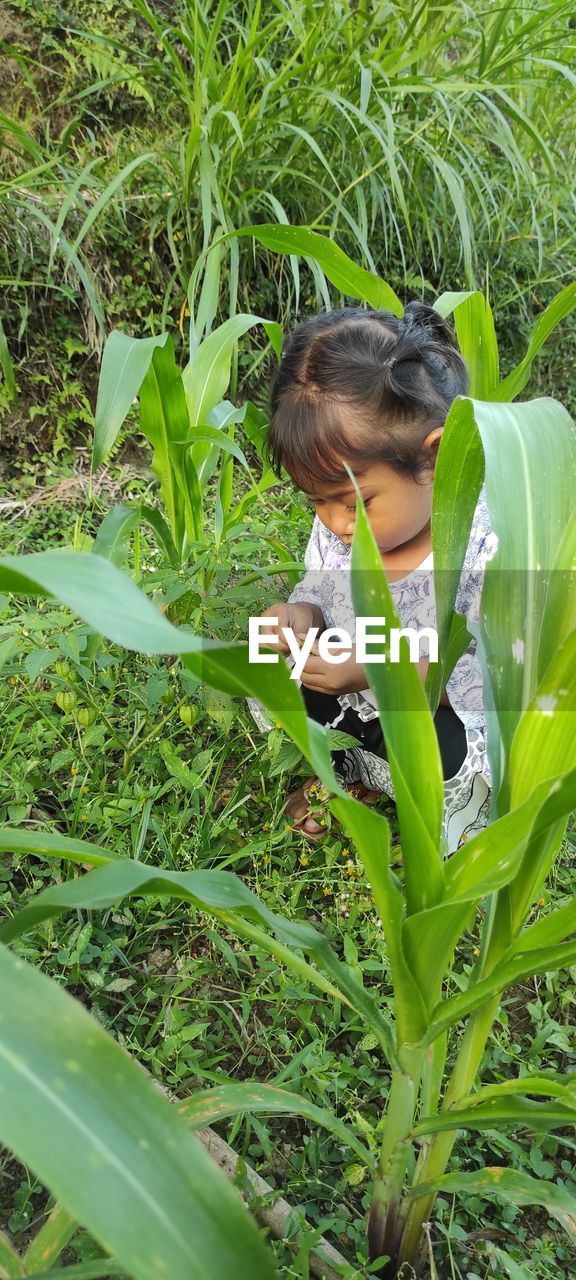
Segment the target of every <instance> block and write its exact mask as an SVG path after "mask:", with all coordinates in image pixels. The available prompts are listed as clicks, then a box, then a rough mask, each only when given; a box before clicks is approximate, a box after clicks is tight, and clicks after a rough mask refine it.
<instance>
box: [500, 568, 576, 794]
mask: <svg viewBox="0 0 576 1280" xmlns="http://www.w3.org/2000/svg"><path fill="white" fill-rule="evenodd" d="M574 581H575V584H576V576H575V578H574ZM573 594H574V595H575V596H576V589H574V591H573ZM570 768H576V631H573V632H572V634H571V635H570V636H568V638H567V639H566V640H565V641H564V643H563V644H562V645H561V646H560V648H559V650H558V652H557V654H556V655H555V657H554V658H553V659H552V662H551V663H550V666H549V667H548V670H547V672H546V675H545V676H544V679H543V680H542V681H541V683H540V684H539V685H538V687H537V689H536V691H535V693H534V697H533V698H532V700H531V702H530V705H529V706H528V707H527V709H526V711H525V712H524V715H523V716H522V719H521V721H520V723H519V724H518V726H517V728H516V732H515V734H514V737H513V740H512V745H511V748H510V803H511V805H513V806H516V805H519V804H522V802H523V800H525V799H526V798H527V797H529V796H530V795H531V794H532V791H533V788H534V787H535V786H537V785H538V783H539V782H540V781H543V780H544V779H550V780H553V779H554V778H555V777H556V776H557V775H558V774H560V773H563V772H565V771H567V770H568V769H570Z"/></svg>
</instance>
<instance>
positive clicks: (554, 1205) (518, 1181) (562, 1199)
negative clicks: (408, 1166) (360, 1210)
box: [408, 1168, 576, 1243]
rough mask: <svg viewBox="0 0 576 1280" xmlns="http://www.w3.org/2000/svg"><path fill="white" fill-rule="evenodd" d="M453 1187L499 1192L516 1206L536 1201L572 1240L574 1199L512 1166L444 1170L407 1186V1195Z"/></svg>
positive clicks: (460, 1191)
mask: <svg viewBox="0 0 576 1280" xmlns="http://www.w3.org/2000/svg"><path fill="white" fill-rule="evenodd" d="M438 1191H440V1192H442V1191H449V1192H450V1191H453V1192H455V1193H456V1194H457V1195H462V1194H464V1195H473V1196H486V1197H488V1199H490V1200H491V1199H493V1197H494V1196H501V1197H502V1199H503V1200H508V1201H509V1202H510V1203H511V1204H516V1205H520V1206H524V1205H532V1204H539V1205H541V1206H542V1208H543V1209H546V1210H547V1211H548V1213H550V1214H551V1215H552V1217H553V1218H556V1219H557V1220H558V1222H560V1223H561V1225H562V1226H563V1228H564V1230H565V1231H566V1232H567V1234H568V1235H569V1236H570V1239H571V1240H572V1241H574V1242H575V1243H576V1201H575V1200H574V1199H573V1197H572V1196H571V1195H569V1193H568V1192H567V1191H564V1189H563V1188H562V1187H557V1186H556V1184H555V1183H554V1182H545V1181H544V1180H543V1179H539V1178H531V1177H530V1176H529V1174H527V1173H516V1172H515V1171H514V1170H513V1169H501V1168H485V1169H478V1170H477V1172H476V1173H461V1172H459V1173H446V1174H444V1175H443V1177H441V1178H438V1179H437V1181H436V1182H434V1183H429V1184H427V1185H426V1186H415V1187H412V1188H411V1189H410V1191H409V1192H408V1195H409V1196H411V1197H420V1196H427V1195H430V1194H436V1192H438Z"/></svg>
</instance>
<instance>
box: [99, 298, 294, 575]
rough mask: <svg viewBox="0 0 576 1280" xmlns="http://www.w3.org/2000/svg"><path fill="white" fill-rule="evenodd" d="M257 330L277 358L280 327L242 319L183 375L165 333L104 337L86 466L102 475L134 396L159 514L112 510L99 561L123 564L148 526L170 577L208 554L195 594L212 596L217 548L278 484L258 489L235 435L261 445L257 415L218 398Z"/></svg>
mask: <svg viewBox="0 0 576 1280" xmlns="http://www.w3.org/2000/svg"><path fill="white" fill-rule="evenodd" d="M256 324H262V325H263V326H264V329H265V331H266V333H267V334H268V337H269V338H270V341H271V342H272V343H273V345H274V348H275V350H276V352H277V353H278V351H279V343H280V340H281V337H280V328H279V326H278V325H277V324H275V323H273V322H272V321H267V320H260V318H259V317H258V316H252V315H238V316H235V317H234V319H233V320H228V321H226V322H225V323H224V324H223V325H220V326H219V327H218V328H217V329H215V330H214V331H213V332H212V333H211V334H210V335H209V336H208V337H207V338H206V339H205V341H204V342H201V343H199V344H198V345H197V346H196V348H195V349H194V351H193V352H192V354H191V356H190V359H189V361H188V363H187V365H186V367H185V369H184V370H183V371H182V372H181V371H180V369H179V368H178V366H177V363H176V359H175V354H174V346H173V342H172V339H171V337H170V336H169V335H168V334H165V333H164V334H160V335H159V336H158V337H154V338H142V339H138V338H130V337H128V336H127V335H126V334H124V333H121V332H120V331H114V332H113V333H111V334H110V336H109V338H108V340H107V343H106V346H105V349H104V355H103V359H102V368H101V373H100V382H99V388H98V400H97V405H96V417H95V430H94V446H93V456H92V464H93V467H94V468H95V467H98V466H99V465H100V464H101V463H102V462H103V461H104V460H105V458H106V457H107V456H108V454H109V452H110V450H111V449H112V448H113V446H114V444H115V442H116V440H117V437H118V433H119V431H120V428H121V427H122V424H123V422H124V420H125V418H126V415H127V413H128V411H129V409H130V407H131V405H132V402H133V401H134V399H135V397H136V396H139V401H140V430H141V431H142V433H143V435H144V436H145V437H146V439H147V440H148V441H149V443H150V444H151V446H152V451H153V452H152V467H153V470H154V471H155V473H156V475H157V477H158V480H159V482H160V484H159V495H160V498H161V503H162V507H159V506H151V505H150V504H148V503H141V504H136V505H134V506H128V505H126V504H121V505H119V506H118V507H115V508H112V510H111V511H110V512H108V514H107V516H106V517H105V519H104V521H103V523H102V525H101V527H100V530H99V532H98V535H97V537H96V540H95V544H94V551H95V552H96V553H97V554H101V555H106V556H108V557H110V558H118V553H119V554H120V556H122V555H123V554H124V552H125V547H126V540H127V537H128V536H129V534H130V532H131V531H132V530H133V529H135V528H137V527H139V525H140V523H141V522H146V523H147V524H148V526H149V528H150V531H151V533H152V536H153V538H154V539H155V541H156V543H157V545H158V547H159V549H160V550H161V552H162V556H163V559H164V561H165V563H166V564H168V565H170V566H171V567H172V568H173V569H176V570H179V569H181V568H182V567H183V566H184V565H186V564H187V563H188V561H189V560H190V559H194V560H198V559H199V557H200V554H201V553H204V554H203V560H204V567H203V568H202V569H200V566H198V579H199V581H198V584H197V585H198V586H200V585H201V584H202V585H203V587H204V588H205V589H206V588H207V587H208V585H209V583H210V581H211V579H212V577H213V576H214V573H215V570H216V565H217V558H218V553H219V549H220V546H221V543H222V542H223V541H224V542H228V541H231V540H233V539H234V537H235V536H237V533H238V526H239V525H240V523H241V521H242V520H243V519H244V516H245V515H246V514H247V512H248V511H249V509H250V507H251V506H252V504H253V503H254V502H255V501H256V500H257V499H258V498H259V496H260V495H261V494H262V493H264V492H265V490H266V489H267V488H269V487H270V486H271V485H272V484H275V483H276V478H275V476H274V475H273V473H272V472H271V471H270V470H269V469H266V470H265V472H264V473H263V474H262V476H261V477H260V479H259V480H255V479H254V477H253V475H252V473H251V471H250V467H249V465H248V462H247V460H246V457H245V454H244V452H243V451H242V449H241V448H240V447H239V445H238V444H237V442H236V441H235V440H234V427H235V424H237V423H239V422H241V423H242V424H243V426H244V430H245V433H246V435H247V436H248V438H250V437H254V438H257V437H258V436H259V434H260V433H261V429H262V415H261V414H260V412H259V410H258V409H257V408H256V406H255V405H253V404H252V403H251V402H250V401H248V402H247V403H246V404H245V405H243V406H242V408H240V409H237V408H235V406H234V405H233V404H231V403H230V401H227V400H225V399H224V398H223V397H224V395H225V392H226V389H227V386H228V382H229V378H230V362H231V357H232V351H233V348H234V346H235V344H236V343H237V341H238V339H239V338H240V337H241V336H242V335H243V334H244V333H246V332H247V330H248V329H250V328H251V327H252V326H254V325H256ZM220 459H223V461H222V464H221V467H220V473H219V476H218V481H217V483H216V510H215V516H214V524H213V530H212V535H211V538H210V539H209V543H210V545H211V547H212V553H213V556H212V560H211V562H210V564H209V565H208V566H207V567H206V538H207V529H206V517H205V500H206V495H207V492H208V488H209V485H210V483H211V482H213V481H214V473H215V471H216V468H217V466H218V462H219V460H220ZM234 460H236V461H237V462H239V463H240V464H241V466H242V467H243V468H244V469H245V470H246V472H247V473H248V474H249V476H250V480H251V484H250V488H249V490H248V492H247V493H245V494H244V496H243V497H242V498H241V499H240V500H239V501H238V502H236V503H234V502H233V469H232V468H233V462H234ZM162 508H163V509H162Z"/></svg>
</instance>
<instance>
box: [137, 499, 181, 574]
mask: <svg viewBox="0 0 576 1280" xmlns="http://www.w3.org/2000/svg"><path fill="white" fill-rule="evenodd" d="M139 505H140V512H141V518H142V520H143V521H145V522H146V524H149V525H150V528H151V529H152V531H153V533H154V534H155V537H156V542H157V544H158V546H159V547H160V550H161V551H162V554H163V555H164V556H165V557H166V560H167V561H168V564H170V565H172V566H173V568H175V569H178V568H179V567H180V558H179V556H178V552H177V550H176V547H175V546H174V542H173V540H172V534H171V532H170V528H169V525H168V524H167V522H166V520H165V519H164V516H163V515H162V512H161V511H160V510H159V508H158V507H152V506H150V504H149V503H147V502H142V503H140V504H139Z"/></svg>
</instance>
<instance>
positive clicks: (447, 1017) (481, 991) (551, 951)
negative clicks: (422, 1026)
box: [423, 924, 576, 1044]
mask: <svg viewBox="0 0 576 1280" xmlns="http://www.w3.org/2000/svg"><path fill="white" fill-rule="evenodd" d="M575 931H576V924H574V927H573V929H572V932H575ZM575 961H576V941H574V940H571V941H570V942H565V943H559V944H557V945H556V946H550V947H542V948H538V949H534V950H532V949H526V950H525V951H523V952H520V951H516V950H514V949H512V948H511V949H510V950H509V952H508V954H507V956H506V957H505V958H504V959H503V960H502V961H501V962H500V963H499V964H498V965H496V967H495V968H494V969H493V970H492V972H491V973H490V975H489V976H488V977H487V978H483V979H482V980H481V981H479V982H476V983H475V984H474V986H473V987H471V988H470V989H469V990H468V991H465V992H463V993H462V995H458V996H452V997H451V998H450V999H449V1000H444V1001H442V1003H441V1004H439V1005H437V1006H436V1008H435V1009H434V1013H433V1016H432V1019H431V1022H430V1026H429V1028H428V1031H427V1032H426V1035H425V1036H424V1040H423V1042H424V1043H425V1044H431V1043H432V1041H433V1040H435V1039H436V1037H437V1036H439V1035H441V1034H442V1032H444V1031H446V1030H447V1028H448V1027H450V1026H452V1025H453V1024H454V1023H455V1022H459V1021H460V1020H461V1019H462V1018H466V1017H468V1014H470V1013H474V1011H475V1010H476V1009H480V1008H482V1006H483V1005H485V1004H488V1003H489V1001H491V1000H492V999H493V998H494V997H495V996H499V995H501V993H502V992H503V991H506V990H507V989H508V988H509V987H513V986H515V984H516V983H518V982H522V980H523V979H524V978H532V977H534V975H535V974H538V973H553V972H554V971H555V970H557V969H563V968H567V967H569V966H570V965H573V964H574V962H575Z"/></svg>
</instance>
